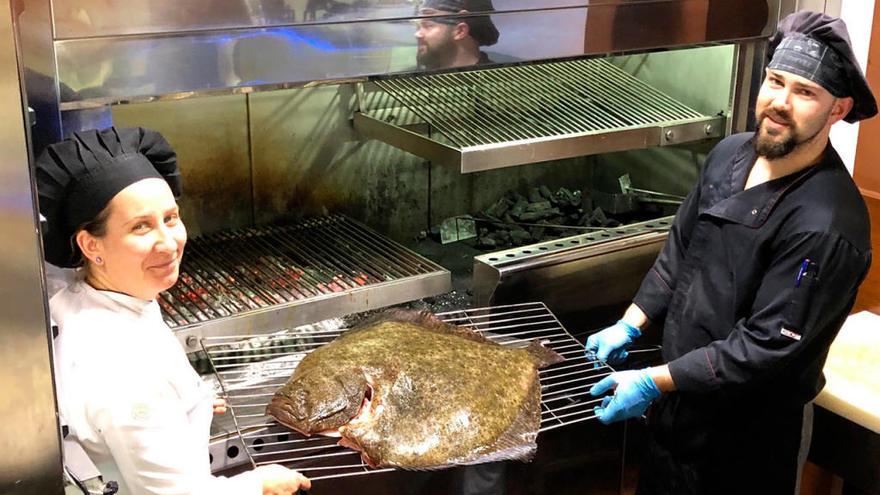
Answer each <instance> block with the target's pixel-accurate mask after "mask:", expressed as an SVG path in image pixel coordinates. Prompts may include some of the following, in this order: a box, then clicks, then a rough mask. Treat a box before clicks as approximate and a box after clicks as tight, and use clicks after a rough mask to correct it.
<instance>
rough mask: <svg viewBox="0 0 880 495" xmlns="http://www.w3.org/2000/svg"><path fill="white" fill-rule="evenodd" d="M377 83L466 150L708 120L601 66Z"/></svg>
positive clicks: (577, 63) (582, 63) (577, 64)
mask: <svg viewBox="0 0 880 495" xmlns="http://www.w3.org/2000/svg"><path fill="white" fill-rule="evenodd" d="M376 84H377V85H378V86H379V87H380V88H381V89H383V90H384V91H386V92H388V93H389V94H391V95H392V97H394V98H395V99H396V100H398V101H399V102H400V103H402V104H403V105H405V106H407V107H408V108H409V109H410V110H412V111H413V112H415V113H416V114H417V115H418V116H419V117H421V118H422V119H423V120H424V121H425V122H427V123H428V124H430V125H432V126H434V128H435V129H436V130H437V131H439V132H440V133H441V134H443V135H444V136H445V137H446V138H447V139H448V140H449V141H450V142H451V143H452V144H453V145H454V146H457V147H460V148H467V147H473V146H481V145H489V144H494V143H499V142H509V141H520V140H529V139H536V138H542V137H547V136H562V135H566V134H574V133H586V132H596V131H607V130H612V129H620V128H624V127H632V126H645V125H651V124H660V123H665V122H672V121H683V120H691V119H702V118H705V117H706V116H704V115H702V114H700V113H699V112H696V111H694V110H692V109H691V108H688V107H687V106H685V105H683V104H681V103H679V102H678V101H676V100H674V99H673V98H671V97H669V96H667V95H665V94H664V93H662V92H660V91H658V90H657V89H655V88H653V87H651V86H649V85H647V84H645V83H643V82H641V81H640V80H639V79H637V78H635V77H634V76H632V75H630V74H629V73H627V72H626V71H624V70H622V69H620V68H618V67H617V66H615V65H613V64H612V63H611V62H608V61H607V60H600V59H593V60H572V61H566V62H556V63H552V64H539V65H522V66H517V67H501V68H497V69H488V70H481V71H473V72H457V73H449V74H435V75H425V76H416V77H405V78H393V79H383V80H378V81H376Z"/></svg>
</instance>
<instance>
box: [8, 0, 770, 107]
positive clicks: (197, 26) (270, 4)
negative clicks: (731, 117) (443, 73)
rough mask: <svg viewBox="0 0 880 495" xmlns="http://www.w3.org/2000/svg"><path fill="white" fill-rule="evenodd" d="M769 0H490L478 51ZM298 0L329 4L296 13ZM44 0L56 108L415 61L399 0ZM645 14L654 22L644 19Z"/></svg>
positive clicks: (706, 33)
mask: <svg viewBox="0 0 880 495" xmlns="http://www.w3.org/2000/svg"><path fill="white" fill-rule="evenodd" d="M35 1H36V0H24V2H25V4H26V5H28V4H29V3H31V2H35ZM778 1H779V0H771V1H770V2H769V5H770V7H768V2H767V1H764V0H748V1H744V0H736V1H734V0H664V1H635V2H626V1H620V0H607V1H600V2H596V1H591V2H586V1H584V0H580V1H576V0H542V1H541V2H534V1H530V0H507V1H505V2H496V4H497V5H496V6H495V7H496V10H495V11H494V12H492V21H493V22H494V23H495V24H496V26H497V27H498V29H499V31H500V32H501V37H500V39H499V41H498V43H497V44H495V45H493V46H490V47H485V52H486V53H487V54H488V55H489V57H490V59H491V60H493V61H494V62H496V63H501V64H506V63H512V62H523V61H538V60H550V59H559V58H569V57H578V56H583V55H598V54H607V53H621V52H628V51H635V50H652V49H657V48H668V47H675V46H678V47H681V46H693V45H699V44H705V43H714V42H725V41H731V40H744V39H759V38H762V37H766V36H768V35H769V34H770V32H771V30H770V28H768V26H769V25H770V23H769V21H768V19H769V18H770V12H772V11H773V7H774V6H775V5H777V4H778ZM309 4H313V5H317V4H325V6H326V5H331V6H334V7H333V8H338V9H341V10H340V11H339V12H336V13H333V12H330V13H329V14H328V12H327V11H326V9H324V10H325V11H324V12H323V13H320V14H319V15H320V16H321V18H320V19H318V18H315V19H314V20H313V19H311V18H310V19H309V20H308V21H303V17H304V14H305V12H306V11H307V10H308V7H309ZM53 6H54V9H53V14H54V16H55V17H54V20H53V21H54V27H55V30H56V31H55V32H56V35H55V36H56V37H55V39H54V54H55V56H56V57H55V59H56V60H57V76H58V77H57V80H58V82H59V87H60V88H61V89H62V91H61V94H60V103H62V104H63V106H62V108H64V109H79V108H87V107H94V106H96V105H102V104H106V103H125V102H131V101H149V100H152V99H160V98H168V97H171V98H186V97H190V96H195V95H210V94H219V93H242V92H253V91H261V90H268V89H278V88H284V87H300V86H304V85H309V84H312V83H317V82H326V81H340V80H351V79H362V78H365V77H369V76H374V75H381V74H391V73H413V72H421V71H424V70H425V69H424V68H420V67H418V66H417V63H416V51H417V41H416V39H415V37H414V36H413V34H414V32H415V29H416V27H415V25H414V24H413V21H417V20H418V19H419V16H417V15H416V14H415V9H414V8H413V6H412V4H411V3H410V2H408V1H405V0H396V1H394V0H388V1H381V2H380V1H365V2H354V3H350V2H340V1H336V2H324V1H321V0H309V1H308V2H305V1H302V2H294V3H289V2H280V1H279V0H246V1H233V0H225V1H224V0H194V1H192V2H187V3H186V5H185V6H181V5H180V3H179V2H177V3H175V2H171V1H170V0H161V1H158V2H141V3H139V4H138V5H132V4H131V3H130V2H123V1H122V0H111V1H103V0H55V1H54V2H53ZM732 9H733V10H732ZM331 10H332V8H331ZM343 11H345V12H343ZM731 12H734V13H735V15H730V14H731ZM645 19H651V20H652V21H653V22H652V23H650V25H651V26H656V29H651V28H646V23H645V22H644V20H645ZM661 26H662V28H661ZM446 69H450V68H449V67H437V68H432V70H446ZM49 74H52V73H49Z"/></svg>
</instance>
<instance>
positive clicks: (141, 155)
mask: <svg viewBox="0 0 880 495" xmlns="http://www.w3.org/2000/svg"><path fill="white" fill-rule="evenodd" d="M36 178H37V193H38V195H39V199H40V213H42V214H43V216H44V217H45V218H46V225H45V227H44V230H43V247H44V249H45V251H46V260H47V261H48V262H50V263H52V264H53V265H57V266H60V267H65V268H72V267H73V266H74V265H75V263H76V262H77V260H76V259H75V254H76V252H75V250H74V248H73V244H72V242H71V237H72V236H73V234H74V233H76V231H77V230H78V229H79V228H80V227H81V226H82V225H83V224H85V223H88V222H90V221H92V220H94V219H95V217H97V216H98V214H99V213H101V211H102V210H103V209H104V208H105V207H106V206H107V204H108V203H109V202H110V200H111V199H113V197H114V196H116V194H117V193H119V191H121V190H123V189H125V188H126V187H128V186H129V185H131V184H134V183H135V182H138V181H140V180H143V179H149V178H161V179H165V181H166V182H168V185H169V186H170V187H171V192H172V193H174V197H179V196H180V194H181V191H182V188H181V180H180V173H179V172H178V170H177V155H176V154H175V153H174V150H172V149H171V146H170V145H169V144H168V141H166V140H165V138H163V137H162V135H161V134H159V133H158V132H155V131H151V130H148V129H143V128H140V127H137V128H132V129H117V128H115V127H110V128H108V129H104V130H103V131H97V130H89V131H82V132H77V133H75V134H74V135H73V136H72V137H70V138H67V139H65V140H64V141H61V142H59V143H55V144H52V145H49V146H48V147H46V149H45V150H44V151H43V153H42V154H40V157H39V158H38V159H37V162H36Z"/></svg>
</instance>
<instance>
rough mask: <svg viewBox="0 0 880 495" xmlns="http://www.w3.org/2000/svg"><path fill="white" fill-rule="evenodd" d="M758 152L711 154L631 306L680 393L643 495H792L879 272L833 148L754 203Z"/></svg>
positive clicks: (743, 144) (655, 441)
mask: <svg viewBox="0 0 880 495" xmlns="http://www.w3.org/2000/svg"><path fill="white" fill-rule="evenodd" d="M752 138H753V133H746V134H738V135H734V136H730V137H728V138H726V139H724V140H723V141H722V142H721V143H719V144H718V145H717V146H716V147H715V149H713V150H712V152H711V153H710V154H709V156H708V157H707V159H706V163H705V165H704V168H703V172H702V173H701V176H700V180H699V182H698V184H697V185H696V186H695V187H694V189H693V190H692V191H691V193H690V194H689V195H688V197H687V198H686V199H685V201H684V202H683V203H682V205H681V207H680V209H679V211H678V213H677V214H676V217H675V221H674V224H673V226H672V228H671V230H670V233H669V238H668V240H667V242H666V244H665V246H664V247H663V250H662V251H661V253H660V255H659V256H658V258H657V261H656V262H655V263H654V265H653V267H652V268H651V270H650V272H649V273H648V275H646V277H645V279H644V281H643V282H642V286H641V288H640V289H639V291H638V293H637V295H636V296H635V298H634V303H635V304H636V305H637V306H638V307H639V308H640V309H642V311H644V313H645V314H646V315H647V316H648V318H649V319H650V320H651V321H653V322H656V323H662V325H663V358H664V361H665V362H666V363H668V365H669V371H670V373H671V375H672V378H673V380H674V381H675V385H676V387H677V391H676V392H673V393H669V394H664V395H663V396H662V397H661V398H660V400H658V401H657V402H656V403H655V404H654V406H653V407H652V408H651V410H650V411H649V415H648V427H649V431H650V432H651V433H652V435H651V437H650V438H649V448H648V450H649V453H648V456H649V462H648V463H647V465H646V466H643V475H646V477H647V478H649V479H651V480H652V481H650V482H648V484H650V485H653V489H648V490H645V491H642V488H643V487H642V483H641V482H640V493H675V494H682V493H728V491H725V490H727V489H728V488H729V489H730V490H731V493H733V492H735V491H736V490H741V489H746V490H750V489H753V487H754V486H755V485H752V484H750V483H752V481H751V480H750V479H749V474H754V475H757V476H759V477H764V478H770V477H775V478H776V479H775V480H772V483H773V485H772V486H773V487H774V488H770V485H765V488H766V489H768V490H774V491H770V492H768V493H787V492H788V487H791V488H792V490H793V485H792V483H793V482H794V471H796V466H797V462H796V461H797V451H798V445H799V441H800V433H801V432H800V427H801V418H802V410H803V405H804V404H805V403H806V402H808V401H809V400H811V399H812V398H813V397H815V395H816V394H817V393H818V391H819V390H820V389H821V388H822V386H823V385H824V377H823V376H822V367H823V365H824V363H825V358H826V356H827V353H828V348H829V346H830V345H831V342H832V340H833V339H834V337H835V335H836V334H837V332H838V330H839V329H840V326H841V325H842V324H843V321H844V319H845V318H846V316H847V314H848V313H849V310H850V309H851V307H852V305H853V303H854V301H855V297H856V290H857V289H858V286H859V284H860V283H861V282H862V280H863V279H864V277H865V275H866V273H867V270H868V268H869V266H870V262H871V249H870V246H871V244H870V223H869V220H868V213H867V209H866V207H865V204H864V201H863V200H862V197H861V195H860V193H859V191H858V189H857V188H856V186H855V184H854V183H853V180H852V178H851V177H850V175H849V173H848V172H847V170H846V168H845V167H844V165H843V163H842V162H841V160H840V157H839V156H838V155H837V153H836V152H835V151H834V149H833V148H832V147H831V146H830V144H829V146H828V147H827V148H826V150H825V152H824V154H823V156H822V158H821V160H820V162H819V163H817V164H816V165H814V166H811V167H809V168H807V169H805V170H802V171H800V172H797V173H794V174H791V175H788V176H786V177H781V178H778V179H775V180H772V181H769V182H766V183H764V184H760V185H758V186H755V187H752V188H750V189H748V190H745V191H744V190H743V188H744V186H745V182H746V179H747V178H748V175H749V172H750V171H751V168H752V165H753V164H754V163H755V159H756V154H755V151H754V144H753V141H752ZM744 471H745V472H744ZM746 473H748V474H746ZM658 487H659V488H658ZM725 487H726V488H725ZM782 487H784V488H782ZM750 493H759V492H755V491H751V492H750Z"/></svg>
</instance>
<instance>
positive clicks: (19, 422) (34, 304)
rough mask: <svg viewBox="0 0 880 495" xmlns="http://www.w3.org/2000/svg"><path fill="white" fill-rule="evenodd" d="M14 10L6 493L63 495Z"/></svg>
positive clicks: (1, 301) (5, 36)
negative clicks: (61, 494)
mask: <svg viewBox="0 0 880 495" xmlns="http://www.w3.org/2000/svg"><path fill="white" fill-rule="evenodd" d="M17 58H18V57H17V52H16V43H15V35H14V29H13V21H12V15H11V12H10V10H9V9H8V8H7V9H6V10H5V11H3V12H2V13H0V67H2V70H0V88H2V91H0V108H3V109H4V113H3V115H4V119H3V121H2V123H0V156H2V157H3V164H2V165H0V219H2V225H3V234H4V237H5V242H3V243H2V246H0V265H2V267H0V273H2V274H3V280H2V282H0V355H2V362H3V368H2V375H0V379H2V383H3V401H2V404H3V405H2V410H0V418H2V420H3V424H5V425H6V427H5V428H3V433H0V445H3V452H4V453H3V455H2V456H0V493H4V494H10V495H30V494H34V493H40V494H60V493H63V486H62V480H63V477H62V464H61V433H60V428H59V425H58V419H57V417H56V410H57V407H56V403H55V394H54V383H53V376H52V355H51V351H50V342H51V332H50V331H49V325H48V311H47V307H46V298H45V293H46V292H45V284H44V282H43V280H44V278H43V263H42V249H41V246H40V239H39V224H38V220H37V214H36V197H35V195H34V184H33V182H32V174H31V167H30V165H29V157H28V146H27V125H26V122H27V112H26V110H25V107H24V105H23V98H22V87H21V86H22V82H21V79H20V74H21V72H20V70H19V69H20V67H19V63H18V60H17Z"/></svg>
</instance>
